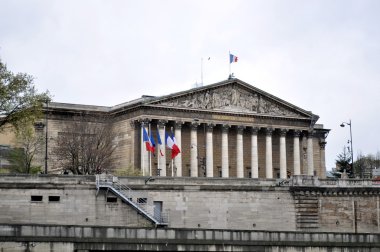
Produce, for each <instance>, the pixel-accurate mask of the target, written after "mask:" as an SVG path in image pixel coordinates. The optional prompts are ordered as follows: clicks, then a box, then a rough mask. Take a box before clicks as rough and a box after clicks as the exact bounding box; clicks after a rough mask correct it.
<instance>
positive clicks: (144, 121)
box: [138, 118, 152, 126]
mask: <svg viewBox="0 0 380 252" xmlns="http://www.w3.org/2000/svg"><path fill="white" fill-rule="evenodd" d="M138 121H139V122H140V124H141V126H144V125H148V124H149V123H150V122H151V121H152V120H151V119H150V118H140V119H138Z"/></svg>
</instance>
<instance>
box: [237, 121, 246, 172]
mask: <svg viewBox="0 0 380 252" xmlns="http://www.w3.org/2000/svg"><path fill="white" fill-rule="evenodd" d="M244 128H245V127H244V126H238V127H237V135H236V148H237V150H236V177H238V178H244V160H243V130H244Z"/></svg>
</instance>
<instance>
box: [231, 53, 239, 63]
mask: <svg viewBox="0 0 380 252" xmlns="http://www.w3.org/2000/svg"><path fill="white" fill-rule="evenodd" d="M237 61H238V57H237V56H235V55H233V54H231V53H230V64H231V63H232V62H237Z"/></svg>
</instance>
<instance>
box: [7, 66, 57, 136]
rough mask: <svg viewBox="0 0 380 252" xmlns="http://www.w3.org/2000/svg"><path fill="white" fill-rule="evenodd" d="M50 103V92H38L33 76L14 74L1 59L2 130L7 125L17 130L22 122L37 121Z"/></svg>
mask: <svg viewBox="0 0 380 252" xmlns="http://www.w3.org/2000/svg"><path fill="white" fill-rule="evenodd" d="M49 101H50V96H49V93H48V92H44V93H38V92H37V90H36V88H35V87H34V85H33V77H32V76H30V75H28V74H25V73H18V74H14V73H12V72H11V71H9V70H8V69H7V66H6V65H5V64H4V63H2V62H1V59H0V117H1V120H0V130H1V129H3V128H4V126H5V125H11V126H13V127H14V128H16V129H17V128H19V127H20V122H21V121H30V122H33V121H35V120H36V118H39V117H40V116H41V111H42V106H43V104H44V103H46V102H49Z"/></svg>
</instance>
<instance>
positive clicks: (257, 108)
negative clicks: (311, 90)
mask: <svg viewBox="0 0 380 252" xmlns="http://www.w3.org/2000/svg"><path fill="white" fill-rule="evenodd" d="M161 105H165V106H172V107H179V108H194V109H207V110H227V111H236V112H250V113H258V114H269V115H277V116H299V115H298V114H297V113H295V112H293V111H290V110H288V109H287V108H284V107H282V106H280V105H278V104H276V103H274V102H272V101H270V100H269V99H267V98H266V97H264V96H262V95H260V94H257V93H252V92H248V91H246V90H243V89H240V88H232V87H222V88H218V89H215V90H207V91H206V92H202V93H193V94H191V95H188V96H184V97H180V98H177V99H175V100H171V101H164V102H162V103H161Z"/></svg>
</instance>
